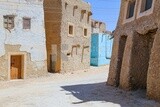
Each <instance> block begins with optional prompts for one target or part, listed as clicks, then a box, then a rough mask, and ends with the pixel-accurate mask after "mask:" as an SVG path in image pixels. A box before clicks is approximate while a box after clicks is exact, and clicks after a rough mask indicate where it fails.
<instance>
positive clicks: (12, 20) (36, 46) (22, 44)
mask: <svg viewBox="0 0 160 107" xmlns="http://www.w3.org/2000/svg"><path fill="white" fill-rule="evenodd" d="M0 35H1V38H0V64H1V66H0V80H11V79H25V78H30V77H36V76H40V75H44V74H46V73H47V69H46V64H47V63H46V43H45V40H46V39H45V30H44V12H43V1H40V0H34V1H26V0H21V1H19V0H18V1H17V0H12V1H9V0H1V1H0Z"/></svg>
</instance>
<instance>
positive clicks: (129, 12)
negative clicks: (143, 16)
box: [126, 1, 136, 19]
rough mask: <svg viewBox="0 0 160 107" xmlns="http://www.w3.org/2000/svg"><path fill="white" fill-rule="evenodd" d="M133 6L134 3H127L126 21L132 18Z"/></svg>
mask: <svg viewBox="0 0 160 107" xmlns="http://www.w3.org/2000/svg"><path fill="white" fill-rule="evenodd" d="M135 4H136V1H129V3H128V11H127V16H126V19H129V18H131V17H133V16H134V9H135Z"/></svg>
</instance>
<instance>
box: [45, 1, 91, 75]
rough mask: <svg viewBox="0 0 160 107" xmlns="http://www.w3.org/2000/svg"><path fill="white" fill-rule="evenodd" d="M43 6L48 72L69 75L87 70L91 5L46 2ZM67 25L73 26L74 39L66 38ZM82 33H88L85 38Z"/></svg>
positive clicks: (77, 2) (69, 36)
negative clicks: (69, 73)
mask: <svg viewBox="0 0 160 107" xmlns="http://www.w3.org/2000/svg"><path fill="white" fill-rule="evenodd" d="M44 6H45V21H46V37H47V53H48V70H49V71H51V72H68V71H70V72H71V71H75V70H80V69H85V68H89V66H90V35H91V17H90V14H89V13H90V11H91V10H90V5H89V4H88V3H86V2H84V1H82V0H74V1H73V0H55V1H52V0H45V3H44ZM82 14H83V16H82ZM88 16H89V20H88ZM69 25H72V26H73V35H69ZM84 29H87V36H86V37H85V36H84ZM76 50H77V51H76ZM82 51H84V52H82ZM82 53H83V55H82ZM51 54H52V58H51V57H50V55H51Z"/></svg>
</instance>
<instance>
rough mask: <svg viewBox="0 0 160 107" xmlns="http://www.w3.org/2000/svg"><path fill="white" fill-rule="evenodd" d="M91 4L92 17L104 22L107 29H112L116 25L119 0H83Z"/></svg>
mask: <svg viewBox="0 0 160 107" xmlns="http://www.w3.org/2000/svg"><path fill="white" fill-rule="evenodd" d="M84 1H87V2H89V3H90V4H91V6H92V12H93V16H92V18H93V19H96V20H100V21H103V22H105V23H106V25H107V30H110V31H113V30H114V29H115V27H116V24H117V20H118V16H119V11H120V0H84Z"/></svg>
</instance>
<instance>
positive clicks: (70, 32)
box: [68, 24, 74, 36]
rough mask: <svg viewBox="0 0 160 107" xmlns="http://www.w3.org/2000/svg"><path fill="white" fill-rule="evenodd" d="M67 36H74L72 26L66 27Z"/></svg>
mask: <svg viewBox="0 0 160 107" xmlns="http://www.w3.org/2000/svg"><path fill="white" fill-rule="evenodd" d="M68 36H74V26H73V25H72V24H69V25H68Z"/></svg>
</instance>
